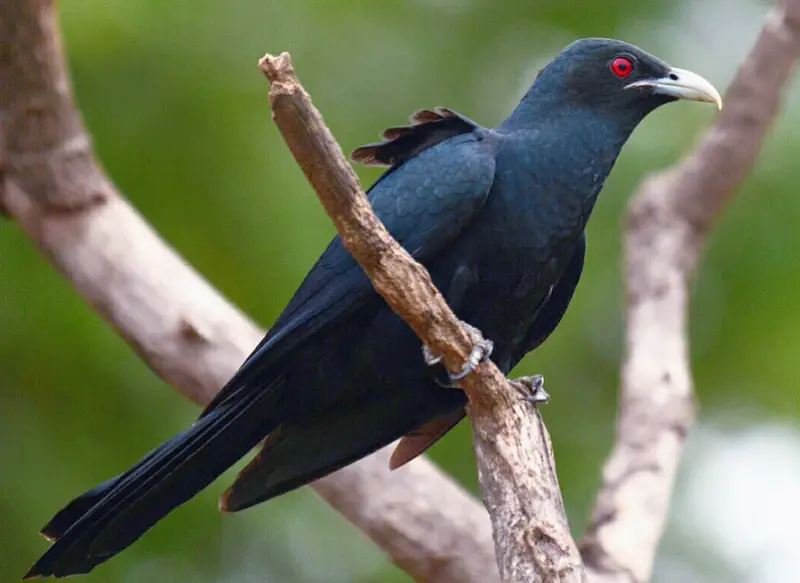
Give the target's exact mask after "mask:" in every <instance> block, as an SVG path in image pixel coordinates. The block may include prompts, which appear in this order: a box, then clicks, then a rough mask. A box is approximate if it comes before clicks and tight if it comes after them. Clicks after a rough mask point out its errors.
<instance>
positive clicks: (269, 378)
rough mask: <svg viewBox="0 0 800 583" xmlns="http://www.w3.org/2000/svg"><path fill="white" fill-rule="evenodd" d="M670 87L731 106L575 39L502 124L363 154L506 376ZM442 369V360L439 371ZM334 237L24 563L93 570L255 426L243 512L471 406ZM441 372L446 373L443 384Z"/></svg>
mask: <svg viewBox="0 0 800 583" xmlns="http://www.w3.org/2000/svg"><path fill="white" fill-rule="evenodd" d="M678 99H691V100H697V101H707V102H711V103H715V104H717V106H718V107H721V99H720V96H719V94H718V93H717V91H716V90H715V89H714V88H713V87H712V86H711V84H710V83H708V81H706V80H704V79H703V78H701V77H699V76H698V75H695V74H694V73H691V72H689V71H684V70H681V69H675V68H672V67H670V66H668V65H667V64H666V63H664V62H663V61H660V60H659V59H657V58H655V57H653V56H651V55H649V54H647V53H646V52H644V51H642V50H641V49H639V48H637V47H634V46H631V45H629V44H626V43H623V42H621V41H616V40H609V39H584V40H579V41H577V42H575V43H573V44H571V45H570V46H569V47H567V48H566V49H565V50H564V51H563V52H562V53H561V54H560V55H559V56H558V57H556V58H555V59H554V60H553V61H552V62H551V63H549V64H548V65H547V67H545V68H544V69H543V70H542V71H541V73H540V74H539V76H538V77H537V79H536V81H535V82H534V84H533V86H532V87H531V88H530V90H529V91H528V92H527V93H526V94H525V96H524V97H523V98H522V101H521V102H520V103H519V105H518V106H517V108H516V109H515V110H514V111H513V112H512V113H511V115H510V116H509V117H508V118H507V119H506V120H505V121H504V122H503V123H501V124H500V125H499V126H498V127H497V128H496V129H493V130H492V129H487V128H484V127H481V126H480V125H478V124H476V123H474V122H472V121H470V120H469V119H467V118H465V117H463V116H460V115H458V114H456V113H455V112H452V111H450V110H447V109H439V110H436V111H423V112H420V113H418V114H416V115H415V116H414V117H413V118H412V122H413V125H412V126H410V127H403V128H392V129H390V130H387V131H386V132H385V133H384V137H385V139H386V141H385V142H382V143H379V144H372V145H368V146H364V147H362V148H359V149H358V150H356V151H355V152H354V155H353V158H354V159H355V160H357V161H361V162H364V163H370V164H379V165H387V166H389V169H388V170H387V171H386V172H385V173H384V174H383V175H382V176H381V177H380V178H379V179H378V180H377V182H375V184H374V185H373V186H372V188H371V189H370V191H369V199H370V201H371V203H372V205H373V207H374V209H375V212H376V213H377V214H378V216H379V217H380V219H381V220H382V221H383V222H384V223H385V224H386V226H387V228H388V229H389V231H390V232H391V234H392V235H393V236H394V237H395V238H396V239H397V240H398V241H399V242H400V243H401V244H402V245H403V246H404V247H405V248H406V249H407V250H409V251H410V252H411V253H412V254H413V256H414V257H415V258H416V259H417V260H418V261H420V262H422V263H423V264H424V265H425V267H427V269H428V270H429V272H430V274H431V276H432V278H433V281H434V283H435V284H436V285H437V287H438V288H439V289H440V290H441V291H442V293H443V294H444V295H445V297H446V299H447V301H448V302H449V304H450V305H451V306H452V308H453V309H454V311H455V312H456V314H457V315H458V316H459V318H461V319H462V320H464V321H465V322H468V323H470V324H471V325H473V326H475V327H477V328H478V329H480V330H481V331H482V332H483V333H484V334H485V336H486V337H487V338H489V339H491V340H493V341H494V351H493V354H492V358H493V360H494V361H495V363H496V364H497V366H498V367H499V368H500V369H501V370H502V371H503V372H504V373H506V374H507V373H508V372H509V371H510V370H511V369H512V368H513V367H514V366H515V365H516V364H517V363H518V362H519V361H520V359H521V358H522V357H523V356H524V355H525V354H526V353H528V352H530V351H531V350H533V349H534V348H536V347H537V346H539V345H540V344H541V343H542V342H543V341H544V340H545V339H546V338H547V337H548V336H549V335H550V333H551V332H552V331H553V330H554V329H555V327H556V326H557V325H558V323H559V322H560V320H561V318H562V316H563V315H564V312H565V310H566V309H567V305H568V304H569V302H570V300H571V299H572V295H573V292H574V291H575V286H576V285H577V283H578V280H579V278H580V275H581V270H582V268H583V261H584V254H585V248H586V240H585V236H584V228H585V227H586V223H587V221H588V220H589V216H590V214H591V212H592V208H593V207H594V204H595V201H596V199H597V195H598V194H599V192H600V190H601V188H602V186H603V183H604V182H605V179H606V177H607V176H608V173H609V172H610V171H611V168H612V167H613V165H614V162H615V161H616V159H617V156H618V155H619V153H620V150H621V149H622V146H623V144H624V143H625V141H626V140H627V139H628V137H629V136H630V134H631V132H632V131H633V130H634V128H635V127H636V125H637V124H638V123H639V122H640V121H641V120H642V119H643V118H644V117H645V116H646V115H647V114H648V113H650V112H651V111H653V110H654V109H656V108H657V107H659V106H661V105H664V104H665V103H669V102H671V101H675V100H678ZM444 374H445V375H446V373H444ZM442 376H443V369H442V368H441V366H440V365H439V366H438V367H431V366H428V365H427V364H426V362H425V359H424V358H423V351H422V350H421V345H420V342H419V340H418V339H417V338H416V336H415V335H414V333H413V332H412V331H411V329H410V328H409V327H408V326H407V325H406V324H405V323H404V322H403V321H402V320H401V319H400V318H399V317H398V316H397V315H395V313H394V312H393V311H392V310H391V309H389V307H388V306H387V305H386V304H385V303H384V301H383V300H382V299H381V297H380V296H379V295H378V294H377V293H376V292H375V291H374V289H373V288H372V286H371V285H370V282H369V280H368V279H367V277H366V276H365V275H364V273H363V272H362V271H361V269H360V268H359V266H358V265H357V264H356V263H355V261H354V260H353V258H352V257H351V255H350V254H349V253H348V252H347V250H346V249H344V247H343V246H342V242H341V240H340V239H339V238H338V237H337V238H335V239H334V240H333V241H332V242H331V244H330V245H329V246H328V248H327V249H326V250H325V252H324V253H323V255H322V257H320V259H319V260H318V261H317V263H316V265H314V267H313V268H312V270H311V272H310V273H309V274H308V276H307V277H306V278H305V280H304V281H303V283H302V285H301V286H300V289H298V290H297V292H296V293H295V295H294V297H293V298H292V299H291V301H290V302H289V305H288V306H287V307H286V309H285V310H284V311H283V313H282V314H281V315H280V317H279V318H278V320H277V322H275V325H274V326H273V327H272V329H271V330H270V331H269V333H268V334H267V335H266V337H265V338H264V339H263V340H262V341H261V343H260V344H259V346H258V347H257V348H256V349H255V351H254V352H253V353H252V354H251V355H250V357H249V358H248V359H247V360H246V361H245V362H244V364H243V365H242V366H241V368H240V369H239V370H238V372H237V373H236V374H235V375H234V377H233V378H232V379H231V380H230V382H229V383H228V384H227V385H226V386H225V387H224V388H223V389H222V391H220V393H219V394H218V395H217V397H216V398H215V399H214V400H213V402H212V403H211V404H209V405H208V407H207V408H206V409H205V410H204V411H203V413H202V414H201V415H200V417H199V418H198V420H197V421H196V422H195V423H194V424H193V425H192V426H191V427H190V428H189V429H187V430H186V431H184V432H183V433H181V434H180V435H178V436H176V437H174V438H173V439H171V440H170V441H168V442H167V443H165V444H163V445H161V446H160V447H158V448H157V449H155V450H154V451H152V452H151V453H149V454H148V455H147V456H146V457H145V458H144V459H142V460H141V461H140V462H139V463H137V464H136V465H135V466H133V468H131V469H130V470H128V471H127V472H125V473H124V474H121V475H119V476H117V477H115V478H112V479H111V480H109V481H107V482H105V483H103V484H101V485H100V486H98V487H96V488H94V489H93V490H90V491H88V492H86V493H85V494H83V495H82V496H80V497H78V498H76V499H75V500H73V501H72V502H70V503H69V504H68V505H67V506H66V507H65V508H64V509H63V510H61V511H60V512H59V513H58V514H56V515H55V517H54V518H53V519H52V520H51V521H50V522H49V523H48V524H47V525H46V526H45V527H44V528H43V529H42V534H43V535H44V536H45V537H46V538H48V539H49V540H51V541H53V543H54V544H53V545H52V546H51V547H50V549H49V550H48V551H47V552H46V553H45V554H44V555H43V556H42V557H41V558H40V559H39V560H38V561H37V562H36V564H35V565H34V566H33V567H32V568H31V570H30V571H29V572H28V574H27V575H26V578H27V577H36V576H50V575H52V576H56V577H62V576H66V575H72V574H76V573H87V572H89V571H91V570H92V569H93V568H94V567H96V566H97V565H99V564H100V563H102V562H104V561H106V560H108V559H110V558H111V557H113V556H114V555H116V554H117V553H119V552H120V551H122V550H123V549H125V548H127V547H128V546H129V545H130V544H131V543H133V542H134V541H135V540H136V539H138V538H139V537H140V536H141V535H142V534H143V533H144V532H145V531H146V530H147V529H148V528H150V527H151V526H153V525H154V524H155V523H156V522H157V521H158V520H160V519H161V518H163V517H164V516H165V515H166V514H168V513H169V512H170V511H171V510H172V509H174V508H176V507H177V506H179V505H180V504H183V503H184V502H186V501H187V500H188V499H190V498H191V497H192V496H194V495H195V494H197V493H198V492H199V491H200V490H202V489H204V488H205V487H206V486H208V485H209V484H210V483H211V482H212V481H213V480H214V479H216V478H217V477H218V476H219V475H220V474H221V473H223V472H224V471H225V470H226V469H228V468H229V467H231V466H232V465H233V464H234V463H236V462H237V461H238V460H239V459H241V458H242V457H243V456H244V455H246V454H247V453H248V452H249V451H250V450H251V449H252V448H254V447H255V446H256V445H258V444H259V443H260V442H261V441H262V440H265V441H264V445H263V447H262V449H261V451H260V453H258V455H257V456H256V457H255V458H254V459H253V461H252V462H251V463H250V464H249V465H248V466H247V467H246V468H245V469H244V470H243V471H242V472H241V473H240V474H239V476H238V477H237V479H236V481H235V482H234V484H233V485H232V486H231V488H230V489H229V490H228V491H227V492H226V493H225V494H224V495H223V498H222V501H221V503H220V506H221V508H222V509H223V510H226V511H230V512H235V511H238V510H242V509H244V508H247V507H249V506H252V505H254V504H257V503H259V502H263V501H265V500H269V499H270V498H274V497H275V496H279V495H281V494H283V493H285V492H288V491H290V490H293V489H295V488H298V487H300V486H302V485H304V484H308V483H309V482H311V481H313V480H315V479H317V478H320V477H322V476H325V475H326V474H329V473H330V472H333V471H334V470H336V469H339V468H341V467H343V466H345V465H347V464H349V463H352V462H354V461H356V460H358V459H359V458H362V457H364V456H366V455H368V454H369V453H371V452H373V451H375V450H377V449H378V448H380V447H383V446H385V445H387V444H389V443H391V442H393V441H394V440H396V439H398V438H400V437H403V436H407V437H406V438H405V439H404V440H403V441H401V445H400V447H399V448H398V450H397V451H396V452H395V456H394V458H393V461H392V465H393V466H395V467H396V466H398V465H402V464H403V463H405V462H407V461H408V460H409V459H411V458H413V457H414V456H415V455H418V454H419V453H421V452H422V451H424V450H425V449H426V448H427V447H428V446H430V445H431V444H432V443H433V442H435V441H436V440H437V439H438V438H439V437H441V436H442V435H444V434H445V433H446V432H447V431H448V430H449V429H450V428H452V427H453V426H454V425H455V424H456V423H458V422H459V421H460V420H461V418H462V417H463V416H464V405H465V401H466V399H465V396H464V394H463V393H462V392H461V391H459V390H456V389H453V388H448V387H447V386H443V385H447V384H448V383H447V382H446V381H447V379H446V378H444V379H443V378H442ZM443 380H444V381H445V382H442V381H443Z"/></svg>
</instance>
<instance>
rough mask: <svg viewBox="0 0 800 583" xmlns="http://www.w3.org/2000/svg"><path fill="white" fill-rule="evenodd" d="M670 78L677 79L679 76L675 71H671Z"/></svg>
mask: <svg viewBox="0 0 800 583" xmlns="http://www.w3.org/2000/svg"><path fill="white" fill-rule="evenodd" d="M669 78H670V79H672V80H673V81H677V80H678V76H677V75H676V74H675V73H670V74H669Z"/></svg>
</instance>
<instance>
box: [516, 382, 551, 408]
mask: <svg viewBox="0 0 800 583" xmlns="http://www.w3.org/2000/svg"><path fill="white" fill-rule="evenodd" d="M511 384H512V385H513V386H514V388H515V389H517V391H519V393H520V394H521V395H522V399H523V400H524V401H527V402H528V403H532V404H533V405H534V406H536V405H546V404H547V403H548V402H549V401H550V394H549V393H548V392H547V391H545V390H544V377H543V376H542V375H540V374H537V375H533V376H530V377H520V378H518V379H514V380H513V381H511Z"/></svg>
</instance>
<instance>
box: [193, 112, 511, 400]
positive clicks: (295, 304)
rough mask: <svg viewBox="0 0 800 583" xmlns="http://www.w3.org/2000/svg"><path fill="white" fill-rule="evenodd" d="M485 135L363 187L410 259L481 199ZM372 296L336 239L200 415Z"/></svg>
mask: <svg viewBox="0 0 800 583" xmlns="http://www.w3.org/2000/svg"><path fill="white" fill-rule="evenodd" d="M419 127H424V126H419ZM489 135H491V134H490V132H489V131H488V130H484V129H482V128H481V129H480V130H476V131H474V132H470V133H466V134H462V135H456V136H454V137H450V138H447V139H445V140H444V141H441V142H439V143H437V144H434V145H431V146H429V147H428V148H427V149H425V150H423V151H421V152H419V153H418V154H416V155H415V156H414V157H413V158H410V159H406V160H402V162H400V163H399V166H397V167H392V168H391V169H390V170H389V171H388V172H387V173H386V174H384V176H383V177H381V179H380V180H379V181H378V183H376V185H375V186H374V187H373V188H372V189H370V192H369V199H370V202H371V203H372V207H373V209H374V210H375V213H376V215H377V216H378V218H379V219H380V220H381V221H382V222H383V223H384V225H385V226H386V228H387V229H388V230H389V232H390V233H391V235H392V236H393V237H394V238H395V239H396V240H397V241H398V242H399V243H400V244H401V245H403V247H405V249H406V250H408V251H409V252H410V253H411V254H412V255H413V256H414V257H415V258H416V259H417V260H419V261H423V262H424V261H426V260H428V259H430V258H431V257H433V256H435V255H436V254H437V253H438V252H439V251H440V250H442V249H443V248H445V247H446V246H447V245H448V244H450V243H451V242H452V241H453V240H454V239H455V238H456V237H457V236H458V234H459V233H460V232H461V231H462V230H463V229H464V227H465V226H466V225H468V224H469V223H470V222H471V221H472V219H473V218H474V217H475V215H476V213H477V212H478V211H479V209H480V208H481V207H482V206H483V204H484V202H485V201H486V198H487V196H488V194H489V190H490V189H491V186H492V183H493V181H494V170H495V158H494V142H493V140H491V139H487V137H488V136H489ZM375 297H376V296H375V291H374V288H373V287H372V285H371V283H370V281H369V279H368V278H367V276H366V275H365V274H364V272H363V271H362V270H361V268H360V266H359V265H358V264H357V263H356V262H355V260H354V259H353V257H352V256H351V255H350V253H349V252H348V251H347V250H346V249H345V248H344V245H343V244H342V241H341V239H340V238H339V237H336V238H335V239H334V240H333V241H332V242H331V244H330V245H329V246H328V248H327V249H326V250H325V252H324V253H323V254H322V256H321V257H320V259H319V260H318V261H317V263H316V264H315V265H314V267H313V268H312V269H311V271H310V272H309V274H308V275H307V276H306V278H305V280H304V281H303V283H302V284H301V286H300V288H299V289H298V290H297V292H296V293H295V295H294V297H293V298H292V299H291V301H290V302H289V304H288V305H287V307H286V309H285V310H284V312H283V313H282V314H281V315H280V316H279V317H278V319H277V321H276V322H275V325H274V326H273V328H272V329H271V330H270V332H269V333H268V334H267V335H266V336H265V338H264V339H263V340H262V341H261V343H260V344H259V346H258V347H256V349H255V350H254V351H253V353H252V354H251V355H250V356H249V357H248V359H247V360H246V361H245V362H244V364H243V365H242V366H241V368H240V369H239V371H238V372H237V373H236V375H235V376H234V378H233V379H232V380H231V381H230V382H229V383H228V385H227V386H226V387H225V388H224V389H223V390H222V391H220V393H219V394H218V395H217V396H216V397H215V399H214V400H213V401H212V402H211V404H209V406H208V407H207V408H206V410H205V411H204V413H203V415H205V414H207V413H208V412H209V411H211V410H213V409H215V408H216V407H217V406H219V405H220V404H221V403H223V402H225V401H226V400H228V399H230V398H232V397H233V396H234V395H236V394H238V392H239V391H241V390H247V386H248V385H249V383H248V382H247V379H248V378H251V375H254V374H255V375H257V374H259V373H260V372H261V371H263V370H264V369H265V368H266V367H268V366H270V365H271V364H273V363H274V362H276V361H277V360H278V359H279V358H280V357H281V356H284V355H285V354H287V352H288V351H290V350H291V349H293V348H294V347H296V346H297V345H298V344H300V343H301V342H303V341H305V340H307V339H308V338H309V337H311V336H312V335H314V334H316V333H318V332H319V331H320V330H321V329H323V328H325V327H327V326H330V325H331V324H333V323H335V322H338V321H341V319H342V318H344V317H346V316H347V315H348V314H351V313H353V312H354V311H355V310H358V309H359V308H360V307H362V306H363V305H365V304H366V303H367V302H368V301H369V300H370V299H372V298H375Z"/></svg>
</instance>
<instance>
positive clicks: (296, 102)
mask: <svg viewBox="0 0 800 583" xmlns="http://www.w3.org/2000/svg"><path fill="white" fill-rule="evenodd" d="M259 65H260V67H261V70H262V71H263V72H264V74H265V75H266V77H267V79H268V80H269V81H270V83H271V85H272V87H271V90H270V94H269V96H270V103H271V105H272V110H273V117H274V119H275V123H276V124H277V126H278V128H279V129H280V131H281V133H282V135H283V137H284V139H285V140H286V143H287V145H288V146H289V149H290V150H291V152H292V154H293V155H294V157H295V160H296V161H297V163H298V165H299V166H300V168H301V169H302V170H303V172H304V173H305V175H306V177H307V178H308V180H309V182H310V183H311V185H312V186H313V187H314V189H315V191H316V192H317V195H318V196H319V199H320V201H321V202H322V204H323V206H324V207H325V210H326V211H327V212H328V214H329V215H330V217H331V219H332V220H333V222H334V224H335V225H336V229H337V230H338V231H339V235H340V236H341V238H342V242H343V243H344V245H345V247H346V248H347V249H348V250H349V251H350V253H351V254H352V255H353V257H354V258H355V259H356V261H358V263H359V264H360V265H361V267H362V268H363V269H364V271H365V272H366V274H367V275H368V276H369V278H370V280H371V281H372V284H373V285H374V286H375V289H376V290H377V292H378V293H379V294H380V295H381V296H382V297H383V298H384V300H386V302H387V304H389V306H390V307H391V308H392V309H393V310H394V311H395V312H397V314H399V315H400V316H401V317H402V318H403V319H404V320H405V321H406V323H407V324H409V325H410V326H411V328H412V329H413V330H414V332H415V333H416V334H417V336H419V338H420V339H421V340H422V342H423V343H424V344H426V345H427V346H429V347H430V348H431V350H432V351H433V353H434V354H437V355H441V356H442V360H443V362H444V364H445V366H446V367H447V368H448V369H449V370H450V371H453V372H457V371H459V370H460V369H461V366H462V365H463V364H464V362H465V361H466V360H467V358H468V357H469V355H470V352H471V350H472V347H473V345H474V343H475V342H476V339H475V338H473V337H471V335H470V334H469V333H468V332H467V331H466V330H465V329H464V327H463V326H462V324H461V322H459V320H458V319H457V318H456V316H455V314H453V312H452V310H451V309H450V307H449V306H448V305H447V303H446V302H445V300H444V298H443V297H442V295H441V294H440V293H439V291H438V290H437V289H436V287H435V286H434V285H433V282H432V281H431V279H430V275H429V274H428V272H427V271H426V270H425V268H424V267H422V266H421V265H420V264H419V263H417V262H416V261H414V259H412V258H411V256H410V255H409V254H408V253H407V252H406V251H405V250H404V249H403V248H402V247H401V246H400V245H399V244H398V243H397V242H396V241H395V240H394V239H393V238H392V237H391V235H389V233H388V231H387V230H386V228H385V227H384V226H383V224H382V223H381V222H380V220H379V219H378V218H377V217H376V216H375V214H374V212H373V211H372V206H371V205H370V203H369V201H368V200H367V197H366V196H365V194H364V192H363V190H362V189H361V187H360V186H359V183H358V179H357V177H356V175H355V173H354V172H353V170H352V168H351V167H350V165H349V164H348V163H347V161H346V160H345V158H344V156H343V154H342V151H341V148H340V147H339V145H338V144H337V143H336V140H335V139H334V137H333V135H331V133H330V131H329V130H328V129H327V127H326V126H325V123H324V122H323V120H322V116H321V115H320V113H319V111H317V109H316V108H315V107H314V106H313V105H312V103H311V99H310V98H309V96H308V94H307V93H306V91H305V90H304V89H303V87H302V86H301V85H300V82H299V81H298V80H297V77H296V76H295V74H294V70H293V69H292V65H291V60H290V58H289V55H288V54H287V53H283V54H282V55H280V56H279V57H272V56H269V55H267V56H265V57H264V58H263V59H261V61H260V63H259ZM460 384H461V386H462V388H463V389H464V390H465V391H466V392H467V397H468V399H469V407H468V412H469V415H470V418H471V420H472V424H473V436H474V441H475V449H476V454H477V460H478V473H479V477H480V483H481V489H482V491H483V497H484V501H485V503H486V506H487V509H488V510H489V515H490V516H491V518H492V525H493V531H494V540H495V547H496V552H497V562H498V565H499V567H500V578H501V580H502V581H581V580H582V576H583V568H582V566H581V562H580V558H579V556H578V553H577V549H576V547H575V543H574V541H573V539H572V536H571V534H570V532H569V526H568V524H567V520H566V516H565V513H564V506H563V502H562V500H561V491H560V489H559V487H558V478H557V477H556V472H555V465H554V461H553V456H552V451H551V448H550V442H549V437H548V436H547V431H546V429H545V427H544V424H543V423H542V420H541V417H540V416H539V415H538V414H532V409H531V407H530V405H527V404H526V403H525V402H524V401H523V400H522V399H521V398H520V394H519V390H518V389H516V388H514V387H512V386H511V384H510V383H509V382H508V381H507V380H506V378H505V376H504V375H503V374H502V373H501V372H500V370H499V369H498V368H497V367H496V366H495V365H494V364H493V363H492V362H491V361H486V362H484V363H483V364H481V365H480V366H479V367H478V368H477V369H476V370H475V372H474V373H473V374H470V375H468V376H467V377H466V378H465V379H464V380H463V381H461V383H460Z"/></svg>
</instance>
